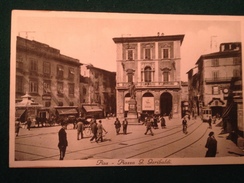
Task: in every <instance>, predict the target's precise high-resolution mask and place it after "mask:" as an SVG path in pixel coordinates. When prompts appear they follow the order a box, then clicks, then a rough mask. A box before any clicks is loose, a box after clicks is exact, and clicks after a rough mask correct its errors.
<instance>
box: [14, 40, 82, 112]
mask: <svg viewBox="0 0 244 183" xmlns="http://www.w3.org/2000/svg"><path fill="white" fill-rule="evenodd" d="M16 45H17V48H16V49H17V51H16V101H20V99H21V96H23V95H25V94H26V93H28V94H29V95H30V96H31V97H32V98H33V99H34V101H35V102H37V103H39V104H42V105H43V107H53V106H74V105H77V106H79V104H80V99H79V97H80V94H79V91H80V90H79V84H80V65H81V64H80V63H79V60H78V59H74V58H71V57H68V56H65V55H62V54H60V50H58V49H55V48H52V47H50V46H49V45H46V44H44V43H40V42H37V41H31V40H28V39H24V38H22V37H17V44H16Z"/></svg>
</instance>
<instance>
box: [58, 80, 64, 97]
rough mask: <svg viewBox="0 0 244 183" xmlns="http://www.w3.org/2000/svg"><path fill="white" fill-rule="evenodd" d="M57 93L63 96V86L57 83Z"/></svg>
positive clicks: (61, 83)
mask: <svg viewBox="0 0 244 183" xmlns="http://www.w3.org/2000/svg"><path fill="white" fill-rule="evenodd" d="M57 92H58V94H59V95H63V93H64V84H63V82H58V83H57Z"/></svg>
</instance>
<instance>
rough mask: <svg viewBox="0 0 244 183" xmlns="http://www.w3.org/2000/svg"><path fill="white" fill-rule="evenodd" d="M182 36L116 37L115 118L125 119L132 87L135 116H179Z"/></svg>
mask: <svg viewBox="0 0 244 183" xmlns="http://www.w3.org/2000/svg"><path fill="white" fill-rule="evenodd" d="M183 39H184V35H168V36H165V35H159V34H158V36H148V37H117V38H113V41H114V43H115V44H116V49H117V50H116V53H117V54H116V62H117V75H116V92H117V102H116V106H117V117H123V116H124V115H125V116H126V114H127V112H128V101H129V100H130V97H131V96H130V93H129V91H128V88H129V85H132V84H133V85H134V86H135V93H136V94H135V99H136V103H137V104H136V108H137V112H138V113H151V114H166V115H169V113H170V112H172V113H173V114H174V115H178V114H180V103H181V102H180V101H181V79H180V64H181V57H180V47H181V44H182V42H183Z"/></svg>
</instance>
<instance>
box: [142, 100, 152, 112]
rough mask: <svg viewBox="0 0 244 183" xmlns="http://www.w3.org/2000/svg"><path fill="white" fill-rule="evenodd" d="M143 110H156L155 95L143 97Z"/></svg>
mask: <svg viewBox="0 0 244 183" xmlns="http://www.w3.org/2000/svg"><path fill="white" fill-rule="evenodd" d="M142 110H143V111H154V97H143V98H142Z"/></svg>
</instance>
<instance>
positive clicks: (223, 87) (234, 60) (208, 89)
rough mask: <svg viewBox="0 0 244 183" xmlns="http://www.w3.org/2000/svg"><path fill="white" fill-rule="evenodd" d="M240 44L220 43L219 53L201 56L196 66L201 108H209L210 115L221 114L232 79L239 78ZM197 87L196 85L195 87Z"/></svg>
mask: <svg viewBox="0 0 244 183" xmlns="http://www.w3.org/2000/svg"><path fill="white" fill-rule="evenodd" d="M241 63H242V61H241V43H239V42H234V43H222V44H220V50H219V52H215V53H210V54H206V55H202V56H201V57H200V58H199V59H198V61H197V62H196V64H197V66H198V82H199V83H198V84H199V89H198V94H199V97H197V98H198V99H199V103H200V104H201V106H205V107H207V106H208V107H210V108H211V109H212V115H216V114H217V113H218V114H220V115H221V114H222V113H223V109H224V108H225V107H226V104H227V101H226V99H225V98H224V94H225V93H226V92H228V90H229V88H230V84H231V81H232V79H233V78H241V76H242V74H241ZM196 86H197V85H196Z"/></svg>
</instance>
